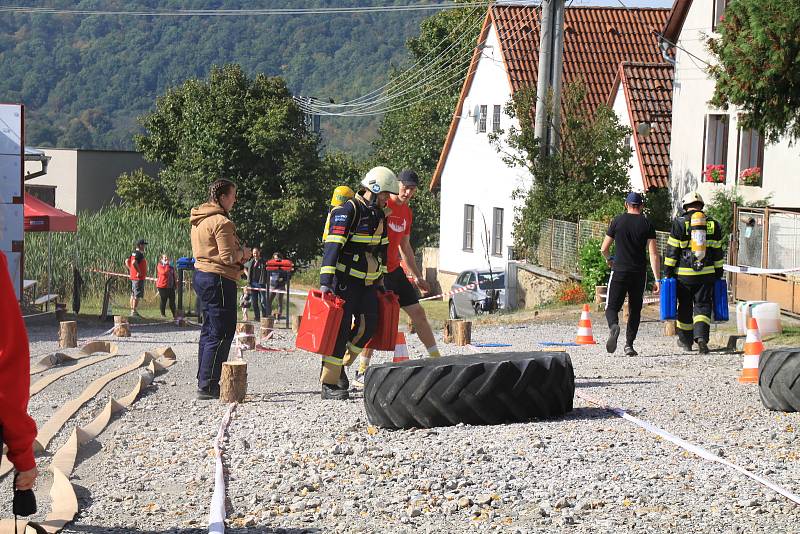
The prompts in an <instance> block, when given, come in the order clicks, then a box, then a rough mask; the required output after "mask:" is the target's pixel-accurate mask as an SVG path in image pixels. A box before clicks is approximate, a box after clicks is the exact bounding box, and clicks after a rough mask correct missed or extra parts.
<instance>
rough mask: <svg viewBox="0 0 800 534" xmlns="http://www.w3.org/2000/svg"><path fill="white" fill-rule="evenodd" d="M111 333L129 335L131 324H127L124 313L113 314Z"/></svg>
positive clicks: (119, 335)
mask: <svg viewBox="0 0 800 534" xmlns="http://www.w3.org/2000/svg"><path fill="white" fill-rule="evenodd" d="M113 334H114V335H115V336H117V337H131V325H130V324H128V318H127V317H125V316H124V315H115V316H114V331H113Z"/></svg>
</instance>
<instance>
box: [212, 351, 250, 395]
mask: <svg viewBox="0 0 800 534" xmlns="http://www.w3.org/2000/svg"><path fill="white" fill-rule="evenodd" d="M245 394H247V362H245V361H244V360H234V361H231V362H225V363H223V364H222V374H221V375H220V380H219V400H220V401H221V402H242V401H243V400H244V396H245Z"/></svg>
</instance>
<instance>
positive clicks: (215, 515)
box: [208, 402, 238, 534]
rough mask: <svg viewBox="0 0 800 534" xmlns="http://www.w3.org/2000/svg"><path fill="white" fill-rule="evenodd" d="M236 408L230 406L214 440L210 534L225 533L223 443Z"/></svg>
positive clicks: (232, 405)
mask: <svg viewBox="0 0 800 534" xmlns="http://www.w3.org/2000/svg"><path fill="white" fill-rule="evenodd" d="M236 406H238V403H235V402H233V403H231V404H230V405H229V406H228V409H227V410H226V411H225V415H224V416H223V417H222V421H221V422H220V425H219V430H218V431H217V437H216V438H215V439H214V457H215V465H214V493H213V494H212V495H211V507H210V509H209V512H208V532H209V534H223V533H224V532H225V517H226V516H227V511H226V510H225V494H226V488H225V470H224V466H223V463H222V453H223V451H224V450H225V446H224V444H223V441H224V440H225V433H226V432H227V431H228V425H229V424H230V422H231V418H232V417H233V412H234V411H235V410H236Z"/></svg>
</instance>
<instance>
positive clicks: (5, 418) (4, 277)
mask: <svg viewBox="0 0 800 534" xmlns="http://www.w3.org/2000/svg"><path fill="white" fill-rule="evenodd" d="M0 317H2V320H0V426H2V427H3V441H4V442H5V443H6V445H8V459H9V460H11V463H12V464H14V467H16V468H17V470H18V471H27V470H29V469H33V468H34V467H36V461H35V460H34V459H33V440H34V439H35V438H36V423H35V422H34V420H33V419H32V418H31V416H29V415H28V399H29V398H30V370H31V362H30V357H31V356H30V352H29V350H28V333H27V332H26V331H25V323H24V322H23V321H22V314H21V313H20V311H19V304H17V297H16V295H15V294H14V286H12V285H11V276H10V275H9V273H8V260H7V259H6V256H5V254H3V253H2V252H0Z"/></svg>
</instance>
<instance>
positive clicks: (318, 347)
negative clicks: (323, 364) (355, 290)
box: [294, 289, 344, 356]
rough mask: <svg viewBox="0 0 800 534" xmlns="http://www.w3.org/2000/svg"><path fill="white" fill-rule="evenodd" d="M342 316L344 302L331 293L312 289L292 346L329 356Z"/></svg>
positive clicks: (331, 352) (334, 343)
mask: <svg viewBox="0 0 800 534" xmlns="http://www.w3.org/2000/svg"><path fill="white" fill-rule="evenodd" d="M343 316H344V300H342V299H340V298H339V297H337V296H336V295H334V294H333V293H325V294H323V293H322V292H321V291H319V290H316V289H312V290H311V291H309V292H308V298H306V305H305V308H303V315H302V318H301V319H300V328H298V330H297V339H296V340H295V343H294V346H295V347H297V348H298V349H303V350H307V351H308V352H314V353H316V354H322V355H323V356H331V355H332V354H333V347H334V345H336V336H337V335H338V334H339V326H340V325H341V324H342V317H343Z"/></svg>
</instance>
